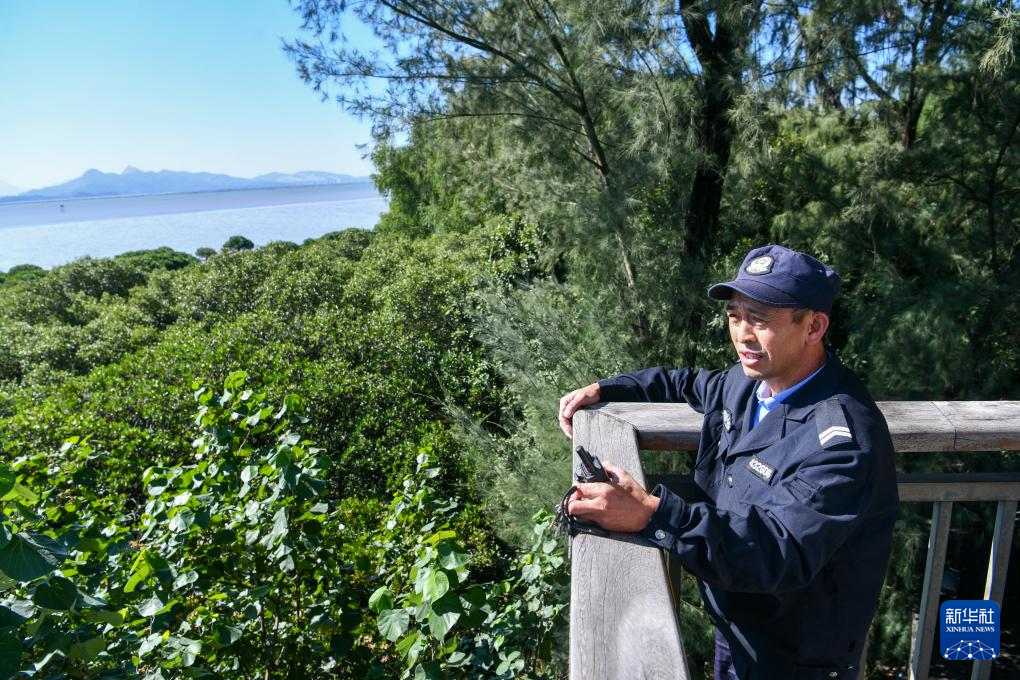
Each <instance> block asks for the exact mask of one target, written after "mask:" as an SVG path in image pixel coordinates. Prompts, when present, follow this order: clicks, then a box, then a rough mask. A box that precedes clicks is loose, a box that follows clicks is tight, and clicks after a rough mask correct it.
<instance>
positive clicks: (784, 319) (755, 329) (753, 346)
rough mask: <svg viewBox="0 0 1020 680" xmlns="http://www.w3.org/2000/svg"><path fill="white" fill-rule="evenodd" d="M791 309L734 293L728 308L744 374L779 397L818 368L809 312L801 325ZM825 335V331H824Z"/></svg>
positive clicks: (816, 342) (815, 340) (731, 328)
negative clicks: (770, 305) (761, 381)
mask: <svg viewBox="0 0 1020 680" xmlns="http://www.w3.org/2000/svg"><path fill="white" fill-rule="evenodd" d="M793 313H794V310H792V309H790V308H788V307H769V306H768V305H763V304H761V303H760V302H755V301H754V300H752V299H750V298H749V297H746V296H744V295H741V294H740V293H737V292H734V293H733V297H732V298H731V299H730V301H729V303H727V305H726V317H727V319H728V322H729V329H730V339H731V340H732V341H733V347H734V348H735V349H736V350H737V356H738V357H739V358H740V365H741V367H742V368H743V369H744V375H746V376H747V377H748V378H751V379H752V380H764V381H765V382H766V383H768V386H769V388H771V390H772V393H773V394H777V393H779V392H781V391H783V390H785V389H787V388H789V387H793V386H794V385H796V384H797V383H798V382H800V381H801V380H803V379H804V378H806V377H807V376H808V375H810V374H811V372H812V371H813V370H814V369H816V368H817V367H818V366H817V364H818V354H817V351H809V350H812V349H815V347H814V346H815V345H816V344H818V342H819V341H820V339H821V338H820V336H818V337H817V339H815V337H814V336H813V334H812V322H813V315H814V314H816V313H815V312H807V313H806V314H804V318H803V319H801V321H800V322H797V321H794V319H793ZM823 332H824V330H823Z"/></svg>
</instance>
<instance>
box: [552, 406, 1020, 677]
mask: <svg viewBox="0 0 1020 680" xmlns="http://www.w3.org/2000/svg"><path fill="white" fill-rule="evenodd" d="M879 407H880V408H881V410H882V412H883V414H884V415H885V417H886V420H887V421H888V423H889V430H890V432H891V433H892V438H893V445H894V447H895V449H896V452H897V453H898V454H903V453H915V452H940V451H1013V450H1020V402H1002V401H999V402H987V401H981V402H913V401H911V402H882V403H880V404H879ZM701 421H702V416H701V414H699V413H696V412H695V411H693V410H692V409H691V408H690V407H689V406H687V405H685V404H646V403H641V404H638V403H609V404H597V405H596V406H594V407H591V408H588V409H584V410H582V411H579V412H578V413H576V414H575V415H574V443H575V444H583V445H584V446H585V447H586V448H588V449H589V450H590V451H592V452H593V453H595V454H596V455H598V456H600V457H601V458H603V459H604V460H612V461H613V462H615V463H616V464H617V465H619V466H621V467H623V468H624V469H626V470H627V471H628V472H630V473H631V474H632V475H633V476H634V477H635V478H636V479H637V481H638V482H639V483H641V484H644V485H646V486H651V484H653V483H656V482H662V483H666V484H667V485H669V486H671V487H674V488H677V490H678V491H679V492H680V493H681V494H683V493H684V490H683V487H684V486H685V485H690V484H691V483H692V482H691V481H690V480H689V478H686V479H685V478H680V477H671V476H659V477H649V478H646V475H645V472H644V470H643V468H642V466H641V459H640V456H639V451H641V450H649V451H694V450H696V449H697V446H698V438H699V436H700V433H701ZM573 464H574V465H576V464H577V461H576V460H575V461H574V462H573ZM1017 472H1018V473H1020V471H1017ZM899 493H900V501H901V502H902V503H916V502H931V503H933V504H934V508H933V511H932V523H931V533H930V536H929V544H928V558H927V564H926V566H925V574H924V585H923V588H922V597H921V601H920V602H919V603H918V610H917V629H916V633H915V640H914V644H913V646H912V653H911V658H910V662H909V668H910V677H911V678H912V679H914V680H919V679H921V678H927V677H928V669H929V664H930V660H931V655H932V645H933V644H934V640H935V633H936V631H937V630H938V621H937V618H938V613H939V591H940V588H941V584H942V575H943V569H944V567H945V560H946V546H947V544H948V538H949V521H950V517H951V516H952V508H953V503H955V502H966V501H997V502H998V509H997V512H996V519H995V526H994V529H993V540H992V545H991V547H990V551H989V560H988V571H987V574H986V579H985V590H984V595H983V597H984V598H985V599H992V600H995V601H996V602H998V603H999V605H1000V606H1001V605H1002V596H1003V590H1004V588H1005V582H1006V572H1007V570H1008V567H1009V555H1010V548H1011V545H1012V539H1013V532H1014V521H1015V517H1016V511H1017V501H1018V500H1020V474H1013V473H1010V474H970V475H968V474H939V475H900V476H899ZM571 562H572V564H571V588H570V677H571V680H596V679H601V678H608V679H616V678H624V679H629V678H679V679H681V680H687V679H688V678H689V677H690V673H689V669H688V666H687V660H686V656H685V654H684V646H683V637H682V635H681V631H680V629H679V627H678V625H677V619H676V614H675V608H674V607H675V602H674V595H673V588H672V583H671V580H670V576H669V573H668V569H667V565H666V563H665V561H664V559H663V555H662V554H661V552H660V551H659V550H658V549H657V548H654V547H652V546H650V545H649V544H646V543H644V542H643V541H642V540H640V539H638V538H636V537H635V536H633V535H629V534H613V535H611V536H610V537H609V538H600V537H598V536H591V535H587V534H582V535H579V536H577V537H576V538H574V540H573V541H572V544H571ZM992 663H994V662H989V661H976V662H974V668H973V671H972V678H973V680H987V679H988V677H989V673H990V671H991V665H992ZM861 668H862V669H863V668H865V664H864V663H862V664H861ZM862 677H863V674H862Z"/></svg>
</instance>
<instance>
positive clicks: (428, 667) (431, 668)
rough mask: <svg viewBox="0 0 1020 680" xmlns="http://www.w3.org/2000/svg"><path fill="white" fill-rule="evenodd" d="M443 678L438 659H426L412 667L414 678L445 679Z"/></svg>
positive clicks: (419, 679)
mask: <svg viewBox="0 0 1020 680" xmlns="http://www.w3.org/2000/svg"><path fill="white" fill-rule="evenodd" d="M445 678H446V676H445V675H443V668H442V666H440V665H439V662H438V661H426V662H425V663H423V664H420V665H418V666H415V667H414V680H445Z"/></svg>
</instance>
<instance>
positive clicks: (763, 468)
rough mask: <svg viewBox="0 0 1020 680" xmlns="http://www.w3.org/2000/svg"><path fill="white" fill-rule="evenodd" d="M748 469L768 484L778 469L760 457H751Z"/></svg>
mask: <svg viewBox="0 0 1020 680" xmlns="http://www.w3.org/2000/svg"><path fill="white" fill-rule="evenodd" d="M747 469H748V470H750V471H751V472H753V473H754V474H755V476H756V477H758V478H759V479H761V480H762V481H763V482H765V483H766V484H768V483H769V482H770V481H772V475H774V474H776V469H775V468H774V467H772V466H771V465H769V464H768V463H766V462H765V461H763V460H762V459H761V458H759V457H758V456H751V460H749V461H747Z"/></svg>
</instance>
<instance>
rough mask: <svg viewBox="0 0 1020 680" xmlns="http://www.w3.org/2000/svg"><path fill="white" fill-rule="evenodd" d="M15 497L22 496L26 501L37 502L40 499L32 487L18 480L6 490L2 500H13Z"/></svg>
mask: <svg viewBox="0 0 1020 680" xmlns="http://www.w3.org/2000/svg"><path fill="white" fill-rule="evenodd" d="M15 498H20V499H21V500H23V501H25V502H26V503H35V502H37V501H38V500H39V496H37V495H36V494H35V493H34V492H33V491H32V490H31V489H29V488H28V487H27V486H24V485H23V484H18V483H17V482H15V483H14V486H12V487H11V488H10V489H9V490H8V491H6V492H4V495H3V497H2V498H0V501H12V500H14V499H15Z"/></svg>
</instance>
